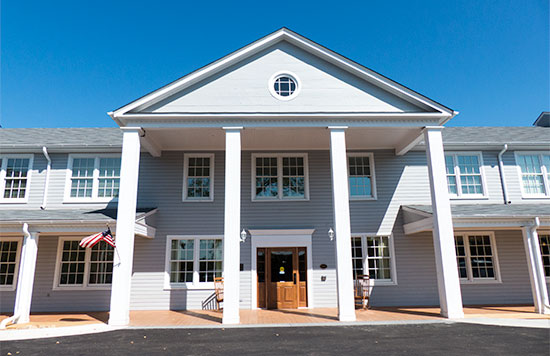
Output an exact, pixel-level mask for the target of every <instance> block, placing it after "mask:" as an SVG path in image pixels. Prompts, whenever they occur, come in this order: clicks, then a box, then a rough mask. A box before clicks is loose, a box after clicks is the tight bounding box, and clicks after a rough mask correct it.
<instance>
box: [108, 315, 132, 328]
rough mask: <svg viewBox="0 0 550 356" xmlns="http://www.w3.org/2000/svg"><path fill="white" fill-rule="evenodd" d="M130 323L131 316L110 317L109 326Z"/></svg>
mask: <svg viewBox="0 0 550 356" xmlns="http://www.w3.org/2000/svg"><path fill="white" fill-rule="evenodd" d="M128 324H130V318H120V317H115V318H109V326H126V325H128Z"/></svg>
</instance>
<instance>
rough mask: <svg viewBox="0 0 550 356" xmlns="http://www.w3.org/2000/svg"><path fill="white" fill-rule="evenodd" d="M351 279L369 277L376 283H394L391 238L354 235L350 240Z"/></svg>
mask: <svg viewBox="0 0 550 356" xmlns="http://www.w3.org/2000/svg"><path fill="white" fill-rule="evenodd" d="M351 256H352V268H353V278H354V279H355V278H356V277H357V276H358V275H369V277H370V278H371V279H372V280H374V281H377V282H378V283H382V284H383V283H387V284H394V283H395V265H394V261H393V241H392V238H391V236H371V235H354V236H353V237H352V238H351Z"/></svg>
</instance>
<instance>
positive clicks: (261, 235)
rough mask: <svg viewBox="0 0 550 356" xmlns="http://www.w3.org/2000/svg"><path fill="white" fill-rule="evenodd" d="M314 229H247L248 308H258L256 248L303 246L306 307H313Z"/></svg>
mask: <svg viewBox="0 0 550 356" xmlns="http://www.w3.org/2000/svg"><path fill="white" fill-rule="evenodd" d="M314 231H315V230H314V229H288V230H278V229H273V230H268V229H264V230H248V232H249V233H250V240H251V248H250V251H251V252H250V255H251V259H250V261H251V263H250V281H251V284H250V309H258V307H257V306H258V289H257V281H258V273H257V271H256V267H257V250H258V248H262V247H267V248H269V247H305V248H306V252H307V308H308V309H311V308H314V307H315V305H314V302H313V301H314V300H315V299H314V298H313V296H314V295H313V293H314V292H313V251H312V246H313V245H312V242H311V235H312V234H313V232H314Z"/></svg>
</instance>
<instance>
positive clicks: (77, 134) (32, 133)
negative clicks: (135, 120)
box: [0, 127, 122, 149]
mask: <svg viewBox="0 0 550 356" xmlns="http://www.w3.org/2000/svg"><path fill="white" fill-rule="evenodd" d="M42 146H46V147H48V149H49V148H56V147H57V148H62V147H82V148H86V147H91V148H93V147H105V146H111V147H122V131H121V130H120V128H118V127H72V128H30V129H27V128H21V129H0V147H4V148H17V147H26V148H29V147H36V148H42Z"/></svg>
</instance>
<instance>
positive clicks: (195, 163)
mask: <svg viewBox="0 0 550 356" xmlns="http://www.w3.org/2000/svg"><path fill="white" fill-rule="evenodd" d="M183 171H184V172H183V176H184V177H183V200H184V201H212V200H214V154H204V153H200V154H199V153H197V154H195V153H193V154H185V155H184V163H183Z"/></svg>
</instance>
